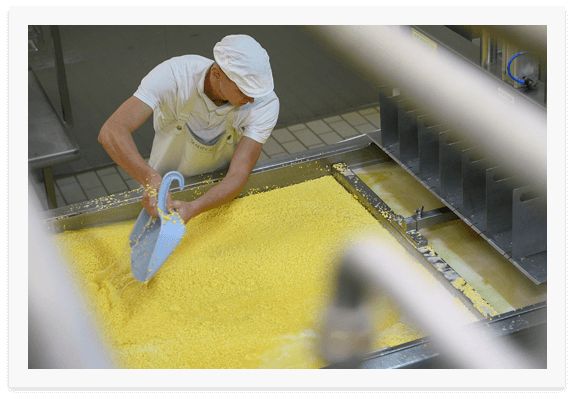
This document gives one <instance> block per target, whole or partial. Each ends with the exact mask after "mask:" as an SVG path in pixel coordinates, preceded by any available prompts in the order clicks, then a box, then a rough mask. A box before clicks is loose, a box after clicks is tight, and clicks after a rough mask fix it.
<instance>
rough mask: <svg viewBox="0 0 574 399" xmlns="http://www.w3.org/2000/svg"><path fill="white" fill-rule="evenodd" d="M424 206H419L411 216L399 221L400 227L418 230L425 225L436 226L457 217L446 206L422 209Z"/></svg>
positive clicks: (406, 229) (405, 229)
mask: <svg viewBox="0 0 574 399" xmlns="http://www.w3.org/2000/svg"><path fill="white" fill-rule="evenodd" d="M423 211H424V206H421V207H420V208H419V209H417V210H416V211H415V214H414V215H413V216H411V217H408V218H405V219H403V220H402V222H401V227H402V229H403V230H404V231H410V230H417V231H418V230H419V229H424V228H426V227H431V226H436V225H438V224H442V223H446V222H450V221H451V220H455V219H457V216H456V214H455V213H454V212H453V211H451V210H450V209H449V208H448V207H446V206H444V207H442V208H438V209H433V210H430V211H424V213H423Z"/></svg>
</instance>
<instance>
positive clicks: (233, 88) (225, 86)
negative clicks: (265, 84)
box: [219, 70, 255, 107]
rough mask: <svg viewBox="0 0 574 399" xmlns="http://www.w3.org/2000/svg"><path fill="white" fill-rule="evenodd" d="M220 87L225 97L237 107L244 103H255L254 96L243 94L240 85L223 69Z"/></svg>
mask: <svg viewBox="0 0 574 399" xmlns="http://www.w3.org/2000/svg"><path fill="white" fill-rule="evenodd" d="M220 71H221V70H220ZM219 88H220V90H221V93H222V94H223V96H224V97H225V99H226V100H227V101H229V102H230V103H231V104H233V105H234V106H236V107H241V106H242V105H245V104H247V103H253V101H255V99H254V98H253V97H249V96H246V95H245V94H243V93H242V92H241V90H239V87H237V85H236V84H235V83H233V81H231V79H229V78H228V77H227V75H225V73H223V71H221V78H220V80H219Z"/></svg>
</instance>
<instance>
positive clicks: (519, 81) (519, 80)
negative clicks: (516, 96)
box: [506, 51, 526, 84]
mask: <svg viewBox="0 0 574 399" xmlns="http://www.w3.org/2000/svg"><path fill="white" fill-rule="evenodd" d="M522 54H526V51H523V52H521V53H518V54H515V55H514V56H513V57H512V58H511V59H510V61H508V66H507V67H506V71H507V72H508V76H510V77H511V78H512V80H515V81H517V82H518V83H520V84H525V82H524V80H523V79H516V78H515V77H514V76H512V73H510V64H512V61H514V59H515V58H516V57H518V56H519V55H522Z"/></svg>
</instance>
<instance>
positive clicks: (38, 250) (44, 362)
mask: <svg viewBox="0 0 574 399" xmlns="http://www.w3.org/2000/svg"><path fill="white" fill-rule="evenodd" d="M28 199H29V217H28V368H29V369H73V368H113V367H114V365H113V362H112V360H111V358H110V355H109V353H108V352H107V350H106V348H105V345H104V342H103V341H102V340H101V338H100V335H99V332H98V329H97V327H96V326H94V324H93V323H92V321H91V320H90V317H89V313H88V310H87V306H86V305H85V304H84V302H83V300H82V296H81V294H80V292H79V290H78V288H77V287H76V286H75V284H74V282H73V281H72V280H71V278H70V274H69V270H67V269H66V267H65V265H64V263H63V262H62V260H61V258H60V257H59V256H58V254H57V253H56V251H55V250H54V249H53V247H52V245H51V243H50V240H49V237H48V235H47V233H45V232H44V229H42V228H41V225H42V220H41V218H40V214H41V212H42V211H41V209H42V208H41V205H40V201H39V200H38V199H37V198H36V196H35V194H34V189H33V188H32V186H31V184H30V183H28Z"/></svg>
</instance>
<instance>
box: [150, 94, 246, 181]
mask: <svg viewBox="0 0 574 399" xmlns="http://www.w3.org/2000/svg"><path fill="white" fill-rule="evenodd" d="M198 98H199V94H198V93H197V92H195V91H194V93H193V94H192V95H191V97H190V98H189V100H188V101H187V103H186V104H185V107H184V108H183V110H182V111H181V112H180V113H179V117H178V119H177V121H175V122H172V123H170V124H168V125H166V126H164V127H163V128H162V129H161V130H160V131H158V132H156V133H155V138H154V140H153V146H152V150H151V154H150V158H149V165H150V166H151V167H152V169H153V170H155V171H156V172H157V173H159V174H160V175H161V176H164V175H165V174H166V173H167V172H170V171H172V170H177V171H178V172H179V173H181V174H182V175H183V176H195V175H199V174H202V173H209V172H213V171H215V170H217V169H220V168H223V167H225V166H227V165H229V163H230V162H231V157H232V156H233V152H234V151H235V146H236V145H237V143H238V142H239V139H240V138H241V136H240V135H239V134H238V133H237V131H236V130H235V128H234V127H233V125H232V124H233V118H234V117H235V111H236V110H235V108H233V109H232V110H231V111H229V113H228V114H227V121H226V127H225V130H224V131H223V133H222V134H221V137H219V140H218V141H217V142H216V143H215V144H213V145H205V144H202V143H200V142H199V141H198V140H197V139H196V138H195V137H193V135H192V134H191V133H190V131H189V129H188V128H187V127H186V126H185V124H186V122H187V120H188V119H189V117H190V114H191V111H192V110H193V106H194V105H195V103H196V101H197V100H198Z"/></svg>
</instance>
